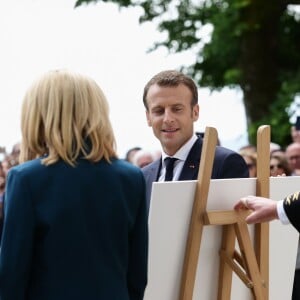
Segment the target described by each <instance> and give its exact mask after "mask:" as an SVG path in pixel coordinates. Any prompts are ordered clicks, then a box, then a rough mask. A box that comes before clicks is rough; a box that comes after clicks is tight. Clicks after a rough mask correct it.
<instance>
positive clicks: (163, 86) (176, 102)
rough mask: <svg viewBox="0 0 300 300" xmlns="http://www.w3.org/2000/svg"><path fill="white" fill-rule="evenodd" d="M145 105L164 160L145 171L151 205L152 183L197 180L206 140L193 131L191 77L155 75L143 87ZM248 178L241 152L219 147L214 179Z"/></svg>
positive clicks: (171, 72) (195, 113)
mask: <svg viewBox="0 0 300 300" xmlns="http://www.w3.org/2000/svg"><path fill="white" fill-rule="evenodd" d="M143 103H144V106H145V109H146V118H147V122H148V125H149V126H150V127H152V130H153V133H154V135H155V137H156V138H157V139H158V140H159V141H160V144H161V147H162V156H161V158H159V159H157V160H155V161H154V162H152V163H151V164H149V165H147V166H146V167H144V168H143V169H142V171H143V173H144V176H145V179H146V189H147V202H148V206H149V205H150V199H151V189H152V183H153V182H155V181H166V180H170V181H174V180H193V179H194V180H195V179H197V177H198V171H199V164H200V155H201V150H202V143H203V140H202V137H201V136H197V135H196V133H195V131H194V122H196V121H197V120H198V118H199V104H198V88H197V86H196V84H195V83H194V81H193V80H192V79H191V78H190V77H188V76H186V75H184V74H183V73H181V72H178V71H175V70H166V71H162V72H160V73H158V74H156V75H155V76H154V77H152V78H151V79H150V81H149V82H148V83H147V84H146V85H145V87H144V93H143ZM248 176H249V171H248V168H247V165H246V163H245V161H244V159H243V158H242V157H241V156H240V155H239V154H238V153H236V152H234V151H232V150H230V149H227V148H224V147H221V146H217V147H216V149H215V158H214V165H213V170H212V176H211V178H240V177H248Z"/></svg>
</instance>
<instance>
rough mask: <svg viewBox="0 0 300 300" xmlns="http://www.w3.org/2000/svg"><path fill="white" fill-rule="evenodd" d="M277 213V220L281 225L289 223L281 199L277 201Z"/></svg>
mask: <svg viewBox="0 0 300 300" xmlns="http://www.w3.org/2000/svg"><path fill="white" fill-rule="evenodd" d="M277 214H278V217H279V220H280V221H281V223H282V224H283V225H287V224H290V220H289V218H288V217H287V215H286V213H285V210H284V208H283V200H280V201H277Z"/></svg>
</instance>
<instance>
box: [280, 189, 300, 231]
mask: <svg viewBox="0 0 300 300" xmlns="http://www.w3.org/2000/svg"><path fill="white" fill-rule="evenodd" d="M283 208H284V211H285V213H286V215H287V217H288V219H289V220H290V222H291V224H292V225H293V226H294V227H295V228H296V229H297V230H298V232H300V192H296V193H294V194H292V195H289V196H287V197H286V198H284V200H283Z"/></svg>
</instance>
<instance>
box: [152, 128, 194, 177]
mask: <svg viewBox="0 0 300 300" xmlns="http://www.w3.org/2000/svg"><path fill="white" fill-rule="evenodd" d="M196 140H197V136H196V135H195V134H193V136H192V137H191V138H190V139H189V140H188V141H187V142H186V143H185V144H184V145H183V146H182V147H181V148H180V149H179V150H178V151H177V152H176V153H175V154H174V155H173V156H172V157H175V158H177V159H178V160H177V161H176V162H175V164H174V170H173V180H172V181H177V180H178V179H179V176H180V174H181V171H182V168H183V165H184V163H185V161H186V159H187V157H188V155H189V153H190V150H191V149H192V147H193V145H194V144H195V142H196ZM166 157H169V155H167V154H166V153H165V152H164V151H162V155H161V159H162V165H161V170H160V175H159V178H158V181H164V180H165V175H166V165H165V158H166Z"/></svg>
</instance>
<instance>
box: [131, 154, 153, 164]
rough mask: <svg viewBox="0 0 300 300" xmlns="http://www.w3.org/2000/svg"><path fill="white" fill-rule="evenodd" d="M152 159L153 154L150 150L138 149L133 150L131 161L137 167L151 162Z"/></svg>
mask: <svg viewBox="0 0 300 300" xmlns="http://www.w3.org/2000/svg"><path fill="white" fill-rule="evenodd" d="M153 160H154V155H153V154H152V153H151V152H150V151H145V150H139V151H137V152H135V154H134V156H133V158H132V163H133V164H134V165H135V166H137V167H139V168H143V167H145V166H147V165H149V164H150V163H152V162H153Z"/></svg>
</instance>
